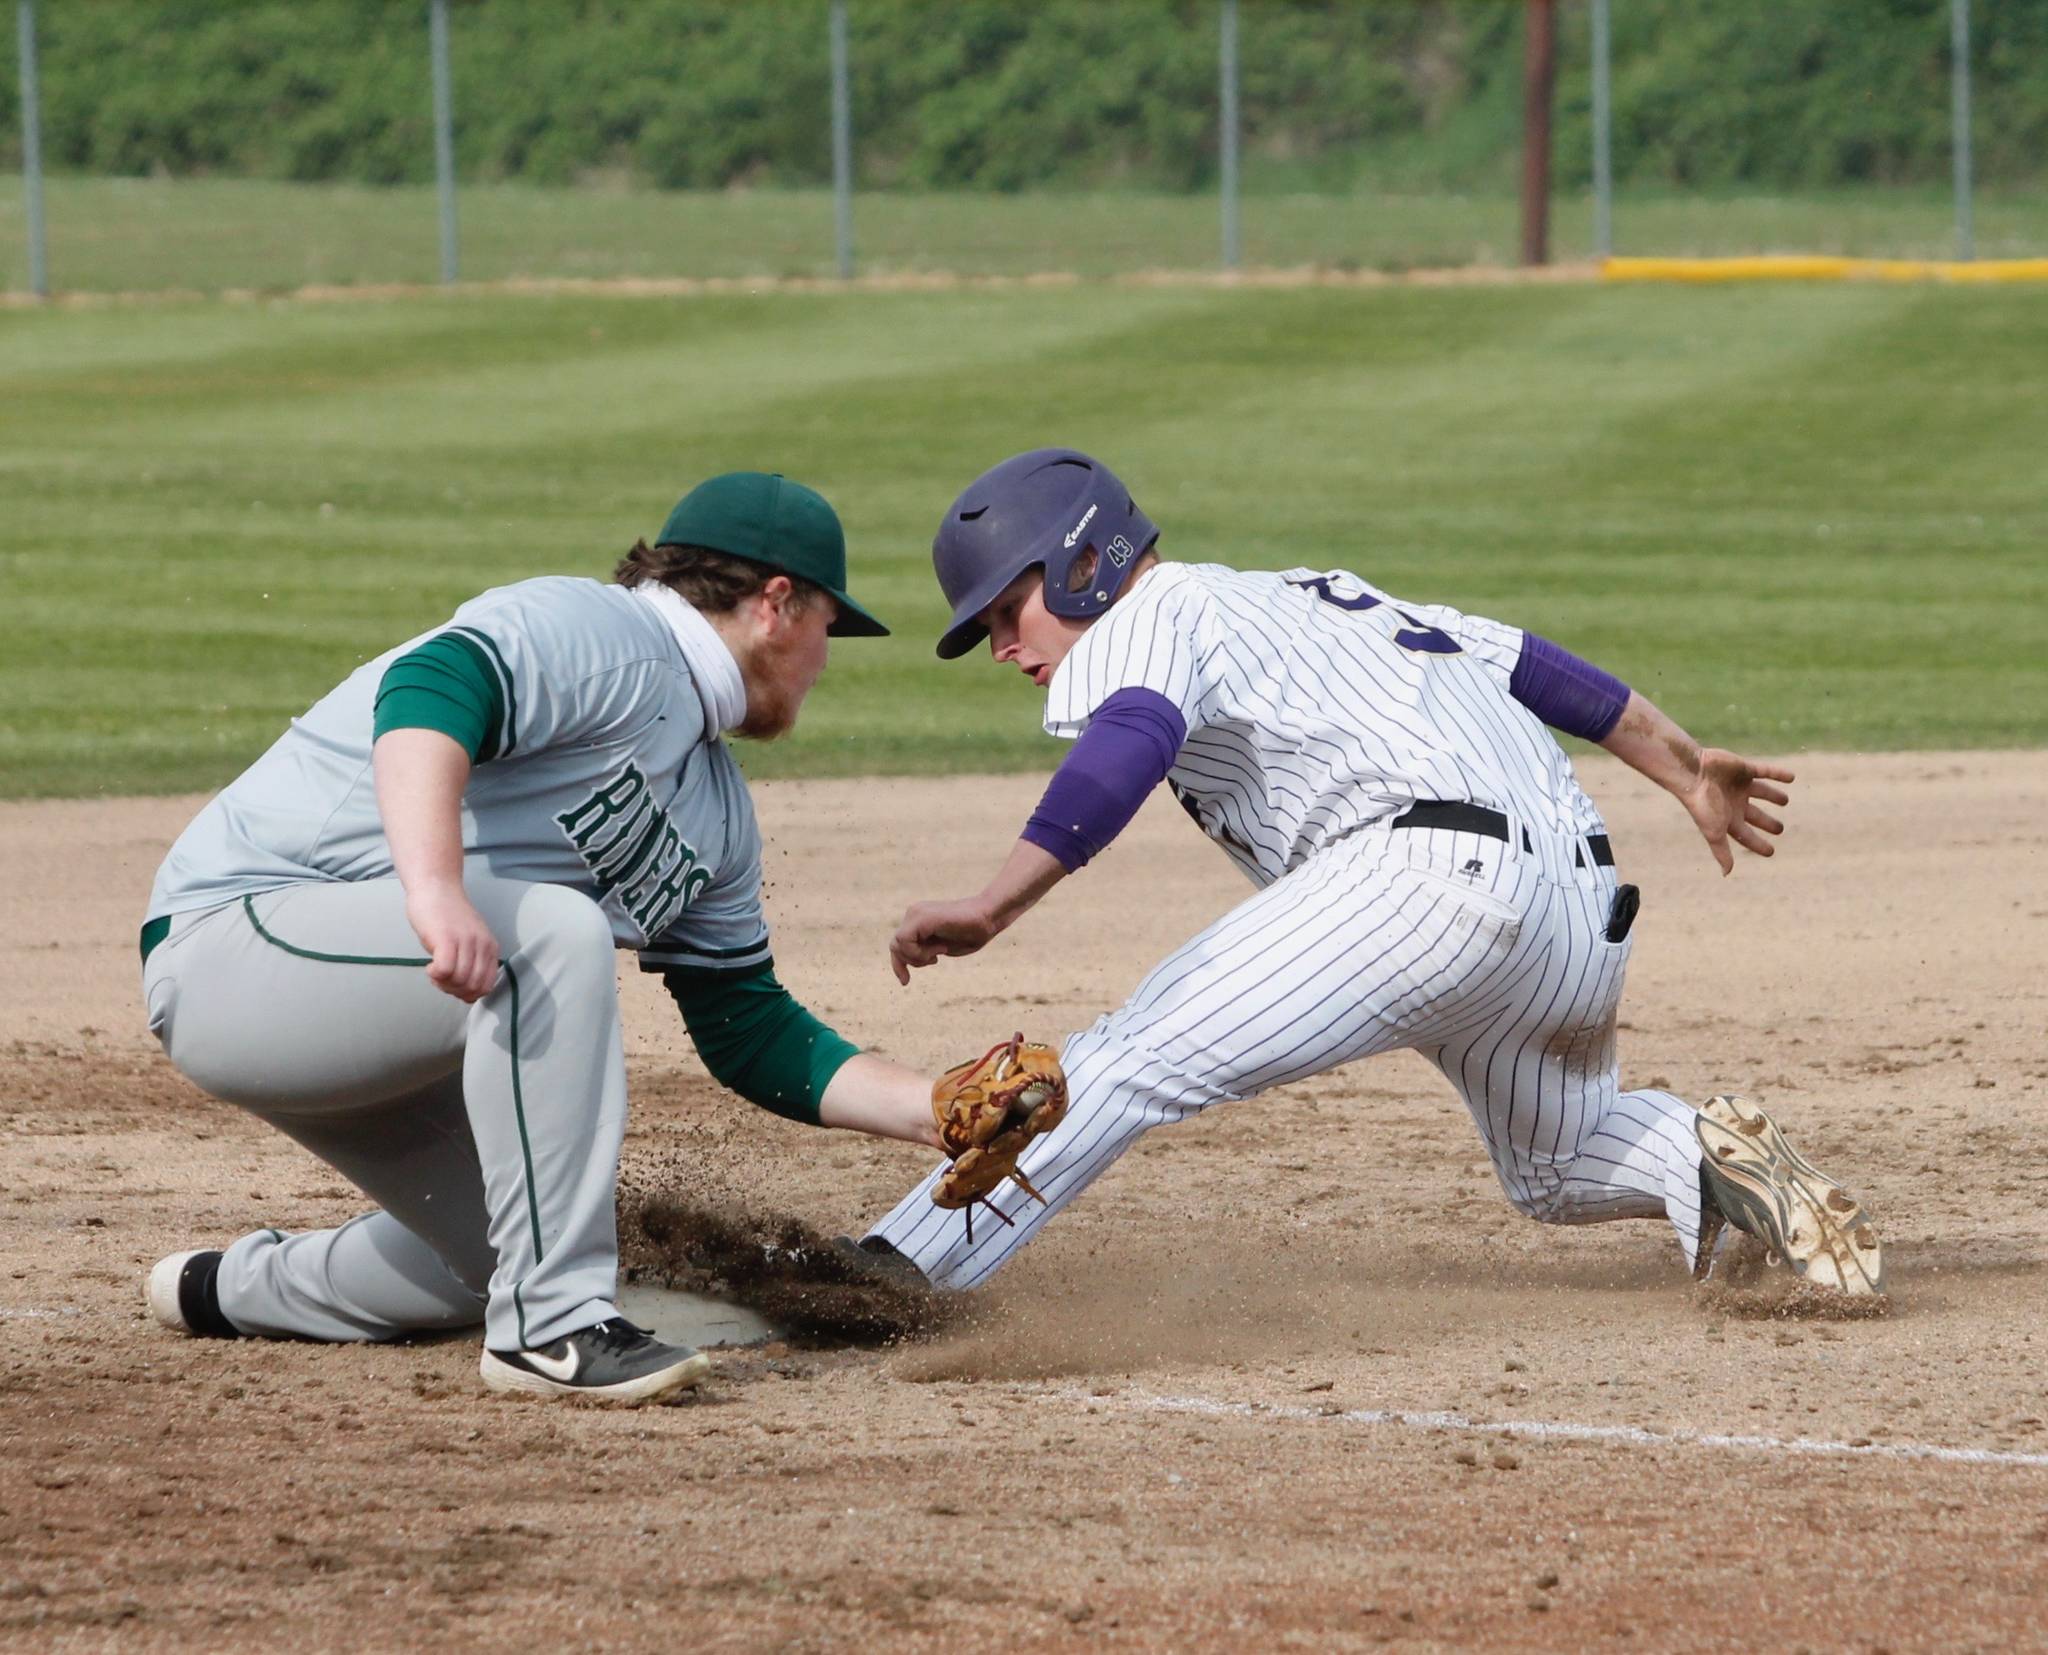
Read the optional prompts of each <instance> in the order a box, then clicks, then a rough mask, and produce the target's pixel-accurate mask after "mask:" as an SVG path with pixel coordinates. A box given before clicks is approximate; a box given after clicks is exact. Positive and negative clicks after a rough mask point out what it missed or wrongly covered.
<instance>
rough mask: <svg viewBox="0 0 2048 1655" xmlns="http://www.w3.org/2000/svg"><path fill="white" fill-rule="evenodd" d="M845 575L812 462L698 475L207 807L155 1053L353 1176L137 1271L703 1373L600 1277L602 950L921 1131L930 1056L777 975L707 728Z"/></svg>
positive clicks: (494, 1381) (772, 1087) (799, 677)
mask: <svg viewBox="0 0 2048 1655" xmlns="http://www.w3.org/2000/svg"><path fill="white" fill-rule="evenodd" d="M886 630H887V629H886V628H885V627H883V626H882V625H881V624H880V623H879V622H878V621H877V620H875V618H874V617H873V616H871V615H870V614H868V612H867V611H866V610H864V609H862V608H861V607H860V605H859V604H857V603H855V602H854V600H853V599H852V598H850V597H849V596H848V595H847V593H846V551H845V539H844V536H843V533H842V531H841V528H840V524H839V520H838V518H837V516H836V515H835V514H834V512H833V510H832V508H831V506H830V505H828V504H827V503H826V502H825V501H824V500H823V499H822V498H821V497H820V496H818V495H817V494H815V493H814V492H812V491H811V490H810V489H807V488H804V487H801V486H800V485H798V484H796V483H793V482H789V481H786V480H784V479H783V478H781V477H779V476H769V475H765V474H762V473H758V472H738V473H733V474H730V475H727V476H723V477H717V478H714V479H712V480H711V481H709V482H707V483H704V484H702V485H701V486H699V487H698V488H696V489H694V490H692V491H691V492H690V493H689V494H688V495H687V496H685V497H684V499H683V500H682V501H681V502H680V503H679V504H678V505H677V506H676V508H675V510H674V511H673V512H672V513H671V514H670V516H669V518H668V521H667V523H666V525H665V526H664V528H663V530H662V532H661V534H660V536H659V537H658V539H657V541H656V544H655V545H654V546H653V547H652V548H649V547H648V546H647V545H646V544H645V543H644V542H643V543H641V544H637V545H636V546H635V547H634V548H633V550H632V552H631V553H630V554H629V555H628V556H627V558H626V560H625V561H624V562H623V563H621V564H620V565H619V568H618V571H617V574H616V577H615V580H614V582H613V583H612V584H610V585H606V584H602V583H600V582H597V581H592V580H582V579H570V578H562V577H551V578H543V579H538V580H527V581H521V582H518V583H517V584H514V585H511V586H506V587H501V588H499V589H497V590H495V591H490V592H486V593H484V594H483V595H482V596H480V597H478V598H475V599H473V600H471V601H470V602H468V603H466V604H464V605H463V606H462V607H461V608H460V609H458V610H457V611H456V613H455V615H454V617H453V619H451V620H450V621H449V622H448V623H447V624H446V625H444V626H440V627H436V628H435V629H434V630H433V631H432V632H430V633H428V634H426V635H424V636H422V637H419V638H415V639H413V640H411V641H410V642H408V643H404V644H401V645H399V646H398V647H397V648H396V649H392V650H389V651H387V652H386V653H384V654H383V655H380V656H378V657H377V658H376V659H375V660H373V661H371V662H369V663H368V664H367V665H365V666H363V667H361V668H359V669H358V670H357V671H356V672H354V673H353V674H351V675H350V676H349V677H348V679H346V680H345V681H344V682H343V683H342V684H341V685H340V686H339V687H338V688H336V689H335V690H334V691H333V692H332V693H330V694H329V695H327V696H326V697H324V698H323V699H322V700H321V701H319V702H318V703H317V704H316V705H315V706H314V707H313V708H312V710H311V711H310V712H308V713H307V714H306V715H305V716H304V717H303V718H300V719H298V720H296V721H294V723H293V725H292V727H291V729H290V730H289V731H288V732H287V733H286V734H285V735H284V736H282V737H281V738H280V739H279V740H278V741H277V743H276V744H275V745H274V746H273V747H272V748H271V749H270V750H269V751H268V752H267V753H265V754H264V755H263V756H262V757H261V758H260V759H258V760H257V761H256V763H255V764H253V765H252V766H250V768H249V769H248V770H246V771H245V772H243V774H242V775H241V776H240V777H239V778H237V779H236V780H235V781H234V782H232V783H231V784H229V786H228V787H227V788H226V789H225V790H224V791H223V792H222V793H220V794H219V795H218V796H217V797H216V798H215V799H214V800H213V801H212V802H211V803H210V804H208V805H207V807H206V808H205V809H204V810H203V811H201V812H200V814H199V815H198V817H197V818H195V819H194V821H193V822H192V824H191V825H190V826H189V827H188V828H187V829H186V830H185V832H184V833H183V835H181V836H180V838H179V839H178V841H177V843H176V844H175V845H174V846H173V847H172V849H171V852H170V855H169V856H168V857H167V858H166V860H165V862H164V864H163V867H162V869H161V870H160V871H159V873H158V875H157V878H156V884H155V888H154V890H153V891H152V892H151V894H150V901H149V911H148V914H147V916H146V923H145V924H144V926H143V928H142V953H143V992H144V996H145V998H146V1000H147V1003H148V1007H149V1022H150V1027H151V1029H152V1030H153V1031H154V1032H155V1033H156V1035H157V1036H158V1038H159V1039H160V1040H161V1041H162V1042H163V1045H164V1048H165V1050H166V1051H167V1052H168V1053H169V1054H170V1057H171V1060H172V1061H173V1062H174V1063H175V1064H176V1065H177V1066H178V1068H179V1069H180V1070H181V1071H182V1072H183V1073H184V1074H185V1075H187V1076H188V1077H189V1078H190V1079H192V1080H193V1081H194V1082H195V1083H197V1084H198V1085H199V1086H201V1087H203V1088H204V1089H205V1090H206V1091H208V1092H210V1093H212V1094H213V1095H214V1096H216V1097H219V1098H223V1099H225V1100H227V1101H228V1102H231V1103H235V1104H238V1105H240V1106H241V1107H243V1108H245V1109H248V1110H249V1111H251V1112H252V1113H254V1114H256V1115H258V1116H260V1117H261V1118H262V1119H264V1120H266V1121H268V1122H270V1123H271V1124H272V1125H273V1126H276V1127H277V1128H278V1129H279V1130H280V1131H282V1132H284V1133H286V1134H287V1135H288V1136H290V1137H291V1138H293V1139H295V1140H296V1141H297V1142H299V1143H300V1144H302V1145H304V1146H305V1147H306V1148H307V1149H309V1150H311V1151H312V1152H313V1153H314V1154H315V1155H317V1156H319V1157H320V1158H321V1159H322V1160H323V1161H326V1162H327V1163H328V1164H329V1165H330V1166H332V1167H334V1168H335V1169H336V1170H337V1171H339V1172H340V1173H342V1174H343V1175H344V1176H346V1177H347V1178H349V1179H351V1180H352V1181H353V1182H354V1183H356V1184H357V1185H358V1186H360V1187H361V1188H362V1189H363V1190H364V1191H365V1192H366V1193H367V1194H369V1195H370V1196H371V1197H373V1198H374V1199H375V1200H376V1201H377V1202H378V1203H379V1207H380V1210H378V1211H375V1212H371V1213H368V1214H366V1215H364V1216H362V1217H359V1218H356V1219H353V1220H351V1221H350V1222H348V1223H346V1224H343V1225H341V1226H340V1227H339V1228H337V1229H332V1230H320V1231H314V1232H308V1233H300V1234H286V1233H284V1232H282V1231H279V1230H275V1229H264V1230H258V1231H256V1232H255V1233H253V1234H251V1235H246V1236H243V1237H242V1238H241V1239H240V1240H239V1241H236V1242H235V1243H234V1244H233V1245H231V1246H229V1247H227V1248H226V1249H225V1250H224V1251H212V1250H199V1251H185V1252H179V1253H174V1254H172V1255H171V1256H170V1257H168V1258H166V1259H164V1260H162V1261H161V1262H159V1263H158V1265H157V1266H156V1268H155V1269H154V1270H153V1271H152V1272H151V1273H150V1276H149V1280H148V1283H147V1289H146V1292H147V1298H148V1301H149V1304H150V1306H151V1308H152V1309H153V1310H154V1311H155V1313H156V1315H157V1317H158V1319H159V1320H160V1321H162V1322H163V1323H164V1324H165V1325H166V1326H169V1327H172V1328H176V1329H179V1330H181V1331H184V1332H188V1333H193V1334H202V1335H213V1336H219V1337H236V1336H246V1335H258V1336H265V1337H272V1338H284V1337H297V1338H306V1339H325V1340H365V1339H386V1338H393V1337H397V1336H400V1335H404V1334H407V1333H413V1332H421V1331H430V1330H446V1329H458V1328H466V1327H470V1326H474V1325H476V1324H478V1323H481V1324H482V1325H483V1328H484V1350H483V1355H482V1361H481V1371H482V1376H483V1379H484V1382H485V1384H486V1385H488V1386H489V1387H490V1388H492V1389H493V1390H501V1391H523V1392H535V1393H542V1394H549V1395H581V1396H588V1397H596V1398H602V1399H607V1400H617V1401H643V1400H646V1399H649V1398H652V1397H658V1396H661V1395H663V1394H666V1393H668V1392H671V1391H674V1390H676V1389H678V1388H681V1387H684V1386H688V1385H690V1384H693V1383H695V1381H696V1380H697V1379H698V1378H699V1377H700V1376H701V1375H702V1374H703V1373H704V1372H705V1371H706V1367H707V1364H706V1361H705V1358H704V1357H702V1356H701V1355H699V1354H697V1353H696V1352H694V1351H690V1350H687V1349H682V1348H679V1347H675V1346H670V1345H666V1344H663V1343H661V1342H660V1341H658V1340H656V1339H654V1338H652V1337H651V1336H650V1335H648V1334H647V1333H645V1332H643V1331H642V1330H640V1329H638V1328H636V1327H634V1326H632V1325H631V1324H630V1323H628V1322H627V1321H625V1320H624V1319H623V1318H622V1317H621V1316H620V1315H619V1312H618V1308H617V1305H616V1303H615V1296H616V1293H617V1278H618V1241H617V1231H616V1220H615V1217H614V1200H615V1189H614V1185H615V1180H616V1176H617V1170H618V1159H619V1149H620V1143H621V1139H622V1137H623V1134H624V1129H625V1121H626V1081H625V1061H624V1054H623V1048H622V1044H621V1037H620V1022H619V1002H618V992H617V983H616V978H615V975H614V964H613V961H614V949H615V948H632V949H636V950H638V952H639V956H640V963H641V966H642V968H643V969H645V970H649V971H657V972H660V973H661V974H662V975H663V977H664V979H665V981H666V984H667V986H668V988H669V990H670V992H671V993H672V994H673V995H674V997H675V1000H676V1002H677V1004H678V1006H679V1007H680V1009H681V1012H682V1015H683V1019H684V1021H685V1023H686V1025H687V1027H688V1029H689V1032H690V1035H691V1038H692V1039H693V1040H694V1042H695V1043H696V1046H697V1049H698V1051H699V1053H700V1055H701V1056H702V1057H703V1059H704V1061H705V1064H706V1066H707V1067H708V1068H709V1069H710V1071H711V1073H712V1074H713V1076H714V1077H715V1078H717V1079H718V1080H719V1081H720V1082H722V1083H723V1084H725V1085H727V1086H729V1087H731V1088H732V1089H733V1090H734V1091H736V1092H738V1093H740V1094H741V1095H742V1096H744V1097H746V1098H748V1099H750V1100H751V1101H753V1102H755V1103H757V1104H760V1105H762V1106H763V1107H765V1108H768V1109H771V1110H774V1111H776V1112H777V1113H779V1114H783V1115H786V1116H790V1117H792V1118H795V1119H799V1120H805V1121H811V1122H815V1123H819V1124H823V1125H827V1126H842V1127H852V1128H857V1129H861V1130H865V1131H868V1132H871V1133H874V1134H876V1135H879V1136H895V1137H901V1138H906V1139H910V1140H912V1141H915V1142H920V1143H926V1144H936V1142H937V1138H936V1133H935V1127H934V1123H933V1119H932V1112H931V1106H930V1092H929V1081H928V1080H927V1078H926V1077H924V1076H921V1075H917V1074H914V1073H912V1072H911V1071H909V1070H907V1069H904V1068H902V1067H900V1066H899V1065H896V1064H893V1063H890V1062H887V1061H886V1060H883V1059H881V1058H878V1057H875V1056H873V1055H871V1054H857V1053H856V1050H855V1048H854V1046H853V1045H852V1044H851V1043H850V1042H848V1041H847V1040H845V1039H844V1038H842V1037H841V1036H840V1035H838V1034H837V1033H835V1032H834V1031H833V1030H831V1029H829V1028H827V1027H825V1026H824V1025H823V1024H822V1023H820V1022H819V1021H818V1020H817V1019H816V1018H814V1017H813V1016H811V1015H810V1013H808V1012H807V1011H805V1010H804V1008H803V1007H802V1006H801V1005H799V1004H798V1003H797V1002H796V1001H795V1000H794V999H793V998H792V997H791V996H790V994H789V993H788V992H787V991H786V990H785V989H784V988H783V987H782V986H781V984H780V983H778V982H777V980H776V978H775V975H774V970H773V966H772V962H771V958H770V950H769V938H768V929H767V926H766V924H765V922H764V921H763V918H762V911H761V838H760V833H759V830H758V828H757V826H756V824H755V819H754V812H753V808H752V805H751V802H750V800H749V798H748V794H747V787H746V782H745V780H744V778H743V777H742V775H741V773H740V769H739V766H738V765H737V763H735V761H734V759H733V756H732V753H731V751H730V749H729V748H728V747H727V745H726V743H725V740H724V736H725V734H726V733H727V732H733V733H736V734H739V735H742V736H753V737H760V738H769V737H773V736H777V735H780V734H782V733H784V732H785V731H787V730H788V729H789V728H790V727H791V726H792V725H793V724H794V723H795V721H796V717H797V712H798V710H799V708H800V707H801V705H802V703H803V700H804V697H805V695H806V694H807V693H808V692H809V690H810V689H811V687H812V685H813V684H814V683H815V682H816V681H817V678H818V675H819V673H820V672H821V671H822V670H823V668H824V665H825V658H826V651H827V647H828V645H827V638H828V636H831V635H837V636H842V637H845V636H856V637H858V636H879V635H882V634H884V633H885V632H886Z"/></svg>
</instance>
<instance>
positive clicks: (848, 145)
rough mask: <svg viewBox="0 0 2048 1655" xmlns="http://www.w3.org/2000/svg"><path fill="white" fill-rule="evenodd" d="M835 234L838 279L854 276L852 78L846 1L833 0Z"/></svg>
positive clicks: (833, 195) (833, 227)
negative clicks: (847, 42) (847, 41)
mask: <svg viewBox="0 0 2048 1655" xmlns="http://www.w3.org/2000/svg"><path fill="white" fill-rule="evenodd" d="M832 236H833V241H834V243H835V244H836V246H837V249H838V254H839V279H840V280H841V281H850V280H852V278H853V78H852V74H851V72H850V70H849V67H848V64H847V51H846V0H832Z"/></svg>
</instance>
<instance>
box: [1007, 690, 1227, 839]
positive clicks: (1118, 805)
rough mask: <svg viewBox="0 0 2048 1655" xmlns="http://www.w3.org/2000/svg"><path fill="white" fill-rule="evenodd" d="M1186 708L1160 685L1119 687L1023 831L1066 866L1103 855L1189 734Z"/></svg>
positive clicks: (1162, 777) (1090, 723)
mask: <svg viewBox="0 0 2048 1655" xmlns="http://www.w3.org/2000/svg"><path fill="white" fill-rule="evenodd" d="M1187 735H1188V727H1187V721H1186V720H1185V719H1184V718H1182V717H1181V714H1180V709H1179V708H1178V707H1176V706H1175V705H1174V704H1173V703H1172V702H1171V701H1169V700H1167V699H1166V697H1165V696H1163V695H1160V694H1159V693H1157V692H1156V691H1154V690H1141V689H1125V690H1118V691H1116V692H1115V693H1114V694H1113V695H1111V696H1110V697H1108V699H1106V700H1105V701H1104V702H1103V703H1102V705H1101V706H1100V707H1098V708H1096V710H1095V716H1094V717H1093V718H1091V719H1090V720H1089V721H1088V728H1087V729H1085V730H1083V731H1082V732H1081V736H1080V739H1079V740H1078V741H1076V742H1075V743H1074V750H1073V751H1072V752H1071V753H1069V754H1068V755H1067V756H1066V758H1065V759H1064V760H1062V761H1061V764H1060V767H1059V769H1057V770H1056V771H1054V772H1053V778H1052V780H1051V782H1050V783H1048V784H1047V786H1046V789H1045V795H1044V797H1042V798H1041V799H1040V800H1039V801H1038V808H1037V809H1036V810H1035V811H1033V812H1032V813H1031V820H1030V821H1028V822H1026V823H1025V824H1024V833H1023V837H1024V838H1026V839H1029V840H1030V841H1031V843H1032V844H1034V845H1036V846H1038V848H1039V849H1040V850H1043V851H1045V852H1047V853H1048V854H1050V855H1052V856H1055V857H1057V858H1058V859H1059V864H1060V866H1061V867H1063V868H1065V869H1066V870H1067V872H1068V873H1072V872H1073V871H1074V870H1075V869H1076V868H1078V867H1080V866H1081V865H1082V864H1083V863H1085V862H1086V861H1088V859H1089V858H1090V857H1092V856H1095V855H1097V854H1098V853H1099V852H1100V851H1101V850H1102V849H1103V848H1104V847H1105V846H1106V845H1108V843H1109V842H1110V841H1111V840H1112V839H1114V838H1115V837H1116V836H1117V835H1118V834H1119V833H1121V832H1122V831H1123V830H1124V827H1125V825H1126V824H1127V823H1128V822H1129V821H1130V819H1131V818H1132V817H1133V816H1135V815H1137V814H1138V806H1140V805H1141V804H1143V803H1144V802H1145V797H1146V795H1147V794H1149V793H1150V792H1151V791H1152V789H1153V788H1155V787H1157V786H1158V785H1159V784H1160V783H1161V782H1162V781H1164V780H1165V779H1166V773H1167V771H1169V770H1171V769H1172V768H1173V761H1174V759H1175V758H1176V757H1177V756H1178V755H1179V753H1180V747H1181V743H1182V742H1184V741H1185V740H1187Z"/></svg>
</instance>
